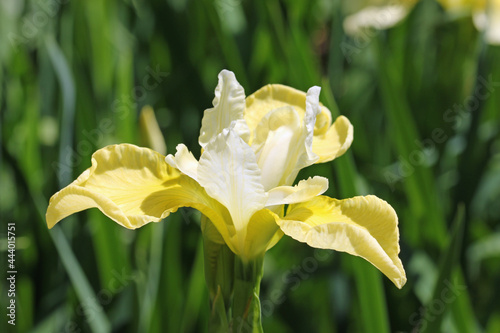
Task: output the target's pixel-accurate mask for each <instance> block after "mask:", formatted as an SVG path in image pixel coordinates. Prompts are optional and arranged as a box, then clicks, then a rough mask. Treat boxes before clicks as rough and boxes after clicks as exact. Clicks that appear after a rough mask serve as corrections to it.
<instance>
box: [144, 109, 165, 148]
mask: <svg viewBox="0 0 500 333" xmlns="http://www.w3.org/2000/svg"><path fill="white" fill-rule="evenodd" d="M139 125H140V130H141V140H142V143H143V145H144V146H147V147H149V148H151V149H153V150H155V151H157V152H159V153H160V154H162V155H165V154H166V153H167V146H166V144H165V138H164V137H163V134H162V133H161V130H160V126H159V125H158V121H157V120H156V117H155V113H154V111H153V108H152V107H151V106H149V105H146V106H144V107H143V108H142V110H141V114H140V116H139Z"/></svg>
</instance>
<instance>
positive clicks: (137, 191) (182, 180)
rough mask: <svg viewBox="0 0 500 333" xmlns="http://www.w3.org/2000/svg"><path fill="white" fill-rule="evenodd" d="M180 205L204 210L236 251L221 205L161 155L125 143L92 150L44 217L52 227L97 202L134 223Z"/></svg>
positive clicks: (119, 220) (116, 217) (135, 225)
mask: <svg viewBox="0 0 500 333" xmlns="http://www.w3.org/2000/svg"><path fill="white" fill-rule="evenodd" d="M179 207H192V208H195V209H197V210H199V211H200V212H201V213H202V214H204V215H205V216H207V217H208V218H209V219H210V221H212V223H213V225H214V226H215V227H216V228H217V231H218V232H219V233H220V234H221V236H222V237H223V239H224V240H225V242H226V243H227V244H228V245H229V247H230V248H231V250H233V251H234V252H236V251H237V249H236V248H235V247H234V246H233V244H234V243H235V242H236V231H235V229H234V226H233V224H232V222H231V216H230V214H229V212H228V210H227V209H226V208H225V207H224V206H222V205H221V204H220V203H219V202H217V201H216V200H214V199H213V198H211V197H210V196H209V195H207V193H206V192H205V190H204V189H203V188H202V187H201V186H200V185H199V184H198V183H197V182H196V181H195V180H193V179H192V178H190V177H187V176H185V175H182V174H180V173H179V172H178V171H177V170H176V169H174V168H172V167H170V166H169V165H168V164H167V163H165V157H164V156H163V155H161V154H159V153H157V152H155V151H153V150H150V149H147V148H139V147H137V146H134V145H129V144H121V145H114V146H108V147H105V148H103V149H100V150H98V151H97V152H95V153H94V155H92V166H91V167H90V168H89V169H87V170H85V171H84V172H83V173H82V174H81V175H80V176H79V177H78V178H77V179H76V180H75V181H74V182H73V183H71V184H70V185H68V186H67V187H65V188H64V189H62V190H61V191H59V192H57V193H56V194H54V195H53V196H52V198H51V199H50V203H49V207H48V208H47V214H46V219H47V224H48V226H49V228H52V227H53V226H54V225H55V224H56V223H57V222H58V221H60V220H61V219H63V218H65V217H67V216H69V215H71V214H73V213H77V212H79V211H82V210H85V209H89V208H98V209H99V210H101V211H102V212H103V213H104V214H105V215H106V216H108V217H109V218H110V219H112V220H113V221H115V222H117V223H118V224H120V225H122V226H124V227H126V228H129V229H135V228H139V227H141V226H143V225H144V224H146V223H149V222H158V221H160V220H161V219H163V218H165V217H166V216H167V215H168V214H169V213H171V212H175V211H176V210H177V209H178V208H179ZM205 227H206V226H205Z"/></svg>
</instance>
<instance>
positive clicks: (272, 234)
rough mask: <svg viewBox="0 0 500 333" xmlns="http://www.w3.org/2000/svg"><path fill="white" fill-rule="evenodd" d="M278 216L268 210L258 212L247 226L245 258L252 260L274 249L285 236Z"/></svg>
mask: <svg viewBox="0 0 500 333" xmlns="http://www.w3.org/2000/svg"><path fill="white" fill-rule="evenodd" d="M278 220H279V217H278V215H276V214H275V213H273V212H271V211H270V210H268V209H262V210H260V211H258V212H256V213H255V214H254V215H253V216H252V218H251V219H250V222H249V223H248V226H247V234H246V241H245V250H244V253H243V257H244V258H246V259H252V258H254V257H256V256H259V255H261V254H263V253H264V252H265V251H267V250H268V249H270V248H271V247H273V246H274V245H275V244H276V243H277V242H278V241H279V240H280V239H281V237H282V236H283V232H282V231H281V229H280V228H279V226H278V224H277V221H278Z"/></svg>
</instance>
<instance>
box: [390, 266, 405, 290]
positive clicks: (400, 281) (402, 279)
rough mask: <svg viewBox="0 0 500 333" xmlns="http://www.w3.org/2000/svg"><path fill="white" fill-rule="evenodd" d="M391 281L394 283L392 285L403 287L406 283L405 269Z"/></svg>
mask: <svg viewBox="0 0 500 333" xmlns="http://www.w3.org/2000/svg"><path fill="white" fill-rule="evenodd" d="M392 282H393V283H394V285H395V286H396V287H397V288H398V289H402V288H403V287H404V285H405V284H406V273H405V271H404V270H403V271H402V272H401V276H400V277H398V278H395V279H393V280H392Z"/></svg>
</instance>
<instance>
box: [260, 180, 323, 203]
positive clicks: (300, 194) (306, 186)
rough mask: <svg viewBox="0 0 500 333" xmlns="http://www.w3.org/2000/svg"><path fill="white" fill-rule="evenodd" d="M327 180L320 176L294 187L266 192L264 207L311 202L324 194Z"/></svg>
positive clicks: (278, 188) (302, 181)
mask: <svg viewBox="0 0 500 333" xmlns="http://www.w3.org/2000/svg"><path fill="white" fill-rule="evenodd" d="M327 189H328V179H327V178H324V177H320V176H316V177H313V178H309V179H307V180H301V181H300V182H299V183H298V184H297V185H295V186H279V187H275V188H273V189H272V190H270V191H269V192H268V195H269V197H268V198H267V202H266V206H274V205H289V204H295V203H299V202H304V201H308V200H311V199H312V198H314V197H315V196H318V195H320V194H323V193H325V191H326V190H327Z"/></svg>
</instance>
